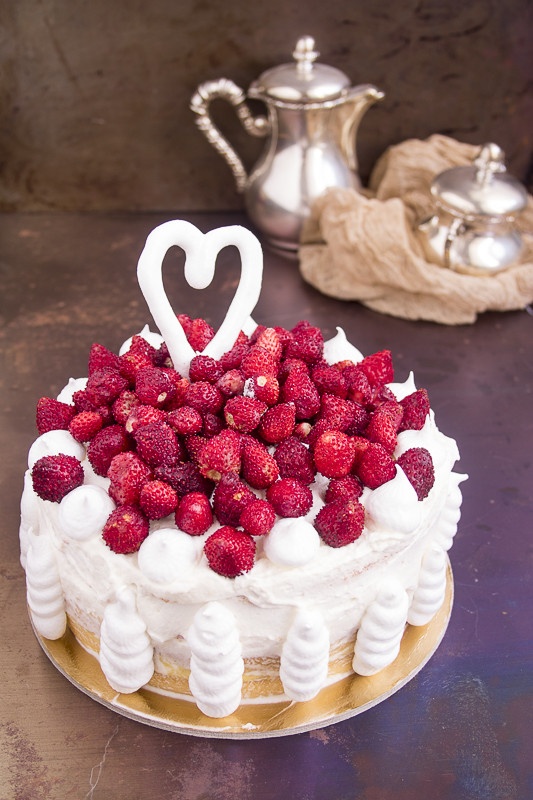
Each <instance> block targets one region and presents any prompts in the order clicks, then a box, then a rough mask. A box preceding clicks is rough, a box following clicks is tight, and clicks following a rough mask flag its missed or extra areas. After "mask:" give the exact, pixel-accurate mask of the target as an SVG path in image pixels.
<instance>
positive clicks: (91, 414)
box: [68, 411, 104, 442]
mask: <svg viewBox="0 0 533 800" xmlns="http://www.w3.org/2000/svg"><path fill="white" fill-rule="evenodd" d="M103 424H104V421H103V419H102V417H101V416H100V414H99V413H98V412H97V411H81V412H80V413H79V414H76V416H75V417H72V419H71V421H70V425H69V426H68V429H69V431H70V433H71V435H72V436H73V437H74V438H75V439H76V441H77V442H89V441H90V440H91V439H92V438H93V437H94V436H96V434H97V433H98V431H99V430H100V429H101V428H102V425H103Z"/></svg>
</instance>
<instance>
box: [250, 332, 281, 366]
mask: <svg viewBox="0 0 533 800" xmlns="http://www.w3.org/2000/svg"><path fill="white" fill-rule="evenodd" d="M255 344H257V346H258V347H262V348H263V350H266V351H267V352H268V353H270V355H271V356H272V358H273V359H274V360H275V361H279V360H280V359H281V356H282V354H283V343H282V340H281V336H280V335H279V333H278V332H277V331H276V330H275V329H274V328H262V329H261V332H260V333H259V335H258V336H257V338H256V339H255Z"/></svg>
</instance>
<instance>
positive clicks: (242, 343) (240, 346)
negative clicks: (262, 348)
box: [220, 334, 250, 372]
mask: <svg viewBox="0 0 533 800" xmlns="http://www.w3.org/2000/svg"><path fill="white" fill-rule="evenodd" d="M249 349H250V342H249V340H248V337H247V336H245V335H244V334H241V336H239V338H238V339H237V341H236V342H235V344H234V345H233V347H232V348H231V350H228V352H227V353H224V355H223V356H221V358H220V366H221V367H222V369H223V370H225V371H226V372H228V371H231V370H233V369H239V367H240V366H241V363H242V360H243V358H244V356H245V355H246V353H247V352H248V351H249Z"/></svg>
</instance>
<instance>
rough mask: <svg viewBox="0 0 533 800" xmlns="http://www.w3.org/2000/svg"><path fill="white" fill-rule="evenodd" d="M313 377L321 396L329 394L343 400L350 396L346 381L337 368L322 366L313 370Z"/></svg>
mask: <svg viewBox="0 0 533 800" xmlns="http://www.w3.org/2000/svg"><path fill="white" fill-rule="evenodd" d="M311 377H312V379H313V383H314V384H315V386H316V388H317V390H318V393H319V394H324V393H325V392H327V393H328V394H333V395H335V396H336V397H343V398H344V397H346V396H347V394H348V387H347V385H346V380H345V378H344V377H343V375H342V373H341V371H340V370H338V369H337V368H336V367H333V366H330V365H328V364H325V365H324V364H321V365H320V366H316V367H314V368H313V371H312V373H311Z"/></svg>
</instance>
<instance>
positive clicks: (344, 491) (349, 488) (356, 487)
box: [324, 475, 363, 503]
mask: <svg viewBox="0 0 533 800" xmlns="http://www.w3.org/2000/svg"><path fill="white" fill-rule="evenodd" d="M362 494H363V484H362V483H361V481H360V480H359V478H357V477H356V476H355V475H345V477H344V478H332V479H331V480H330V482H329V484H328V488H327V489H326V496H325V498H324V499H325V501H326V503H331V502H332V501H333V500H358V499H359V498H360V497H361V495H362Z"/></svg>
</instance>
